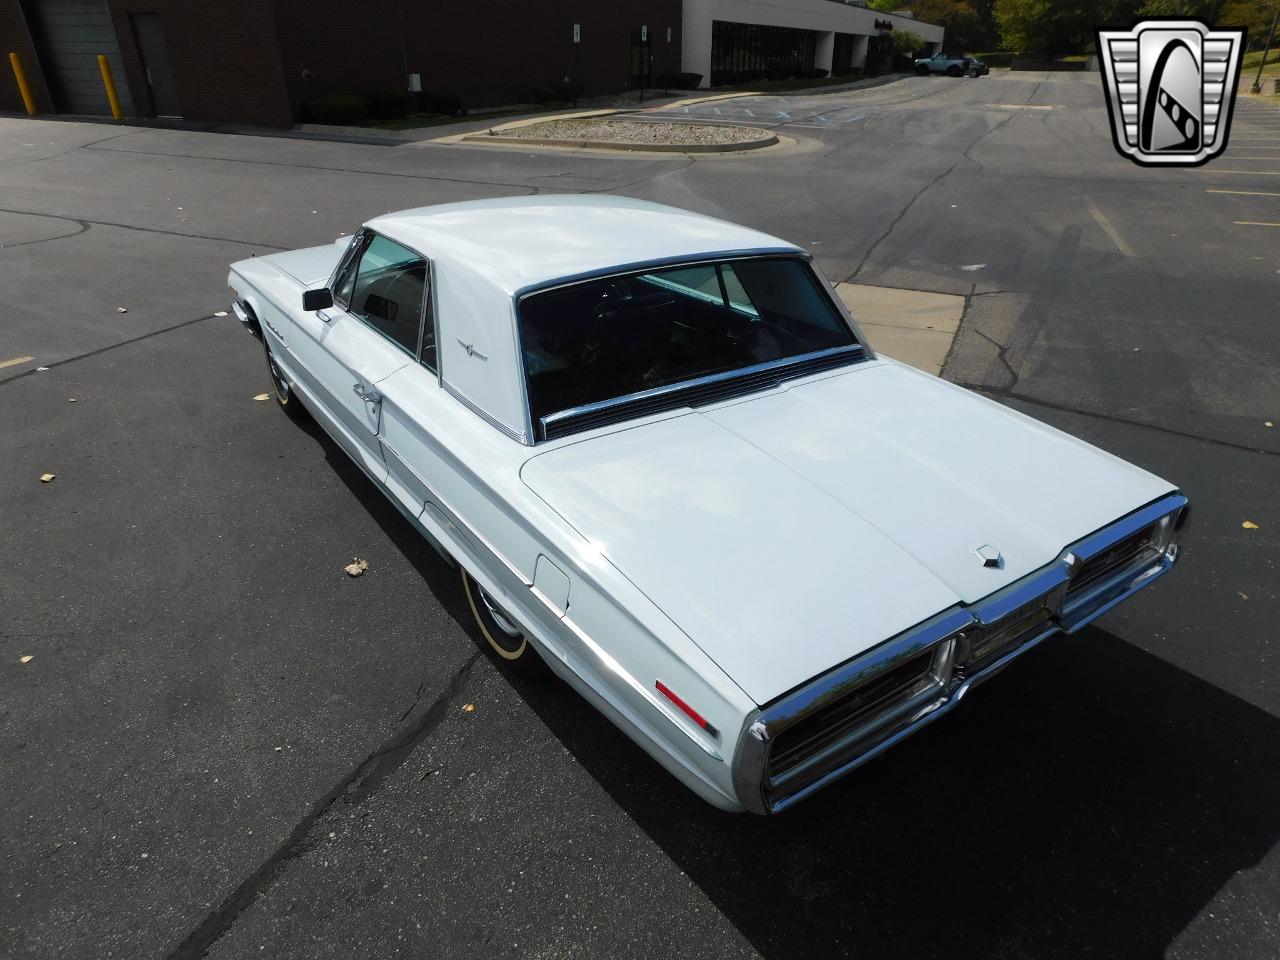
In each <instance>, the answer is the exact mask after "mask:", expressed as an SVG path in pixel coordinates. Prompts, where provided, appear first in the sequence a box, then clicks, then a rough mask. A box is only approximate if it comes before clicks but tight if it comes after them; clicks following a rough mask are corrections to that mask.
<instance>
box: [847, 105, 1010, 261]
mask: <svg viewBox="0 0 1280 960" xmlns="http://www.w3.org/2000/svg"><path fill="white" fill-rule="evenodd" d="M1012 119H1013V117H1012V116H1010V117H1006V118H1005V119H1003V120H1001V121H1000V122H999V123H997V124H996V125H995V126H994V127H991V128H990V129H988V130H986V131H984V132H983V133H981V134H980V135H979V136H978V137H976V138H975V139H974V141H973V142H972V143H970V144H969V145H968V146H967V147H965V148H964V151H963V152H962V153H961V154H960V156H958V157H956V160H955V163H953V164H951V166H949V167H947V169H945V170H943V171H942V172H941V173H939V174H938V175H937V176H936V177H934V178H933V179H932V180H930V181H929V182H928V183H926V184H925V185H924V186H922V187H921V188H920V189H919V190H917V191H916V192H915V193H914V194H913V195H912V197H911V199H910V200H908V201H907V203H906V205H905V206H904V207H903V208H902V210H900V211H899V212H898V215H897V216H896V217H894V218H893V220H892V221H891V222H890V224H889V226H888V227H886V228H885V231H884V233H882V234H880V236H878V237H876V239H875V240H874V241H873V242H872V244H871V246H869V247H868V248H867V252H866V253H864V254H863V255H862V259H861V260H859V261H858V265H857V267H855V268H854V270H853V273H851V274H849V275H848V276H847V277H845V278H844V282H845V283H852V282H853V278H854V277H856V276H857V275H858V274H860V273H861V272H862V269H863V267H865V266H866V265H867V261H868V260H870V259H871V255H872V254H873V253H875V252H876V248H877V247H879V246H880V244H882V243H883V242H884V241H885V240H887V239H888V237H889V235H890V234H891V233H893V231H894V228H895V227H897V226H898V224H899V223H901V222H902V219H903V218H904V217H905V216H906V215H907V214H908V213H910V212H911V208H912V207H914V206H915V205H916V203H917V201H919V199H920V198H921V197H923V196H924V195H925V194H926V193H928V192H929V191H930V190H932V189H933V188H934V187H935V186H937V185H938V184H939V183H941V182H942V181H943V180H945V179H946V178H947V177H949V176H950V175H951V171H953V170H955V168H956V167H958V166H960V164H961V162H962V161H965V160H968V161H969V162H970V163H977V161H976V160H974V159H973V158H972V157H970V156H969V152H970V151H971V150H973V148H974V147H976V146H977V145H978V144H980V143H981V142H982V141H983V140H985V139H986V138H987V137H989V136H991V134H993V133H995V132H996V131H997V130H999V129H1000V128H1001V127H1003V126H1004V125H1005V124H1006V123H1008V122H1009V121H1010V120H1012ZM979 166H981V164H979Z"/></svg>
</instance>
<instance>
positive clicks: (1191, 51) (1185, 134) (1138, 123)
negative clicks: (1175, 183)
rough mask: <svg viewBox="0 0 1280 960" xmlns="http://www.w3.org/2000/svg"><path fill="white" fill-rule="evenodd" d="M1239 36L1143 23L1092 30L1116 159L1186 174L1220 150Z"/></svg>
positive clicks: (1196, 24)
mask: <svg viewBox="0 0 1280 960" xmlns="http://www.w3.org/2000/svg"><path fill="white" fill-rule="evenodd" d="M1244 39H1245V31H1244V30H1242V29H1241V30H1210V29H1209V27H1208V25H1207V24H1204V23H1202V22H1200V21H1199V20H1144V21H1141V22H1139V23H1138V24H1136V25H1135V26H1134V28H1133V29H1132V30H1127V31H1121V30H1099V31H1098V59H1099V60H1100V61H1101V64H1102V79H1103V83H1104V85H1105V87H1106V95H1107V110H1108V112H1109V113H1110V114H1111V136H1112V139H1113V140H1114V142H1115V147H1116V149H1117V150H1118V151H1119V152H1120V155H1121V156H1125V157H1128V158H1129V159H1130V160H1132V161H1133V162H1134V163H1138V164H1141V165H1143V166H1148V167H1167V166H1183V167H1194V166H1198V165H1200V164H1202V163H1207V162H1208V161H1210V160H1212V159H1213V158H1214V157H1216V156H1218V155H1219V154H1220V153H1222V151H1223V150H1225V149H1226V148H1227V132H1228V128H1229V127H1230V125H1231V111H1232V109H1233V108H1234V107H1235V102H1236V82H1237V81H1238V80H1239V77H1240V57H1241V55H1242V54H1243V52H1244Z"/></svg>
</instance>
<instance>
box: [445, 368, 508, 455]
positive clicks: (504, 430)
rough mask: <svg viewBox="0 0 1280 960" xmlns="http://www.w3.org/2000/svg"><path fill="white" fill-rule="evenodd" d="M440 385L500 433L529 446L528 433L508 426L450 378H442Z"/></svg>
mask: <svg viewBox="0 0 1280 960" xmlns="http://www.w3.org/2000/svg"><path fill="white" fill-rule="evenodd" d="M440 386H442V387H443V388H444V389H445V391H446V392H447V393H448V394H449V396H451V397H453V399H455V400H457V401H458V402H459V403H460V404H462V405H463V406H464V407H466V408H467V409H468V410H470V411H471V412H472V413H474V414H475V415H476V416H477V417H479V418H480V419H481V420H483V421H484V422H485V423H487V424H489V426H491V427H494V428H496V429H497V430H498V432H499V433H501V434H503V435H504V436H507V437H510V438H511V439H512V440H515V441H516V442H517V443H522V444H524V445H525V446H529V441H528V439H527V438H526V434H523V433H520V432H519V431H518V430H513V429H512V428H511V427H508V426H507V425H506V424H505V423H503V422H502V421H501V420H499V419H498V418H497V417H495V416H494V415H493V414H491V413H489V412H488V411H487V410H485V409H484V408H483V407H481V406H480V405H479V404H478V403H476V402H475V401H473V400H472V399H471V398H470V397H468V396H467V395H466V394H464V393H463V392H462V391H461V390H459V389H458V388H457V387H455V386H454V385H453V384H451V383H450V382H449V381H448V380H444V379H441V381H440Z"/></svg>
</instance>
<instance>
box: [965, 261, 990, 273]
mask: <svg viewBox="0 0 1280 960" xmlns="http://www.w3.org/2000/svg"><path fill="white" fill-rule="evenodd" d="M985 266H986V264H985V263H971V264H969V265H968V266H967V267H961V268H960V269H961V270H968V271H969V272H970V273H973V272H974V271H975V270H981V269H983V268H984V267H985Z"/></svg>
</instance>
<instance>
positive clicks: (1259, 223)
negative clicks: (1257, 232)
mask: <svg viewBox="0 0 1280 960" xmlns="http://www.w3.org/2000/svg"><path fill="white" fill-rule="evenodd" d="M1231 222H1232V223H1234V224H1235V225H1236V226H1238V227H1280V223H1268V222H1267V221H1266V220H1232V221H1231Z"/></svg>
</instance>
